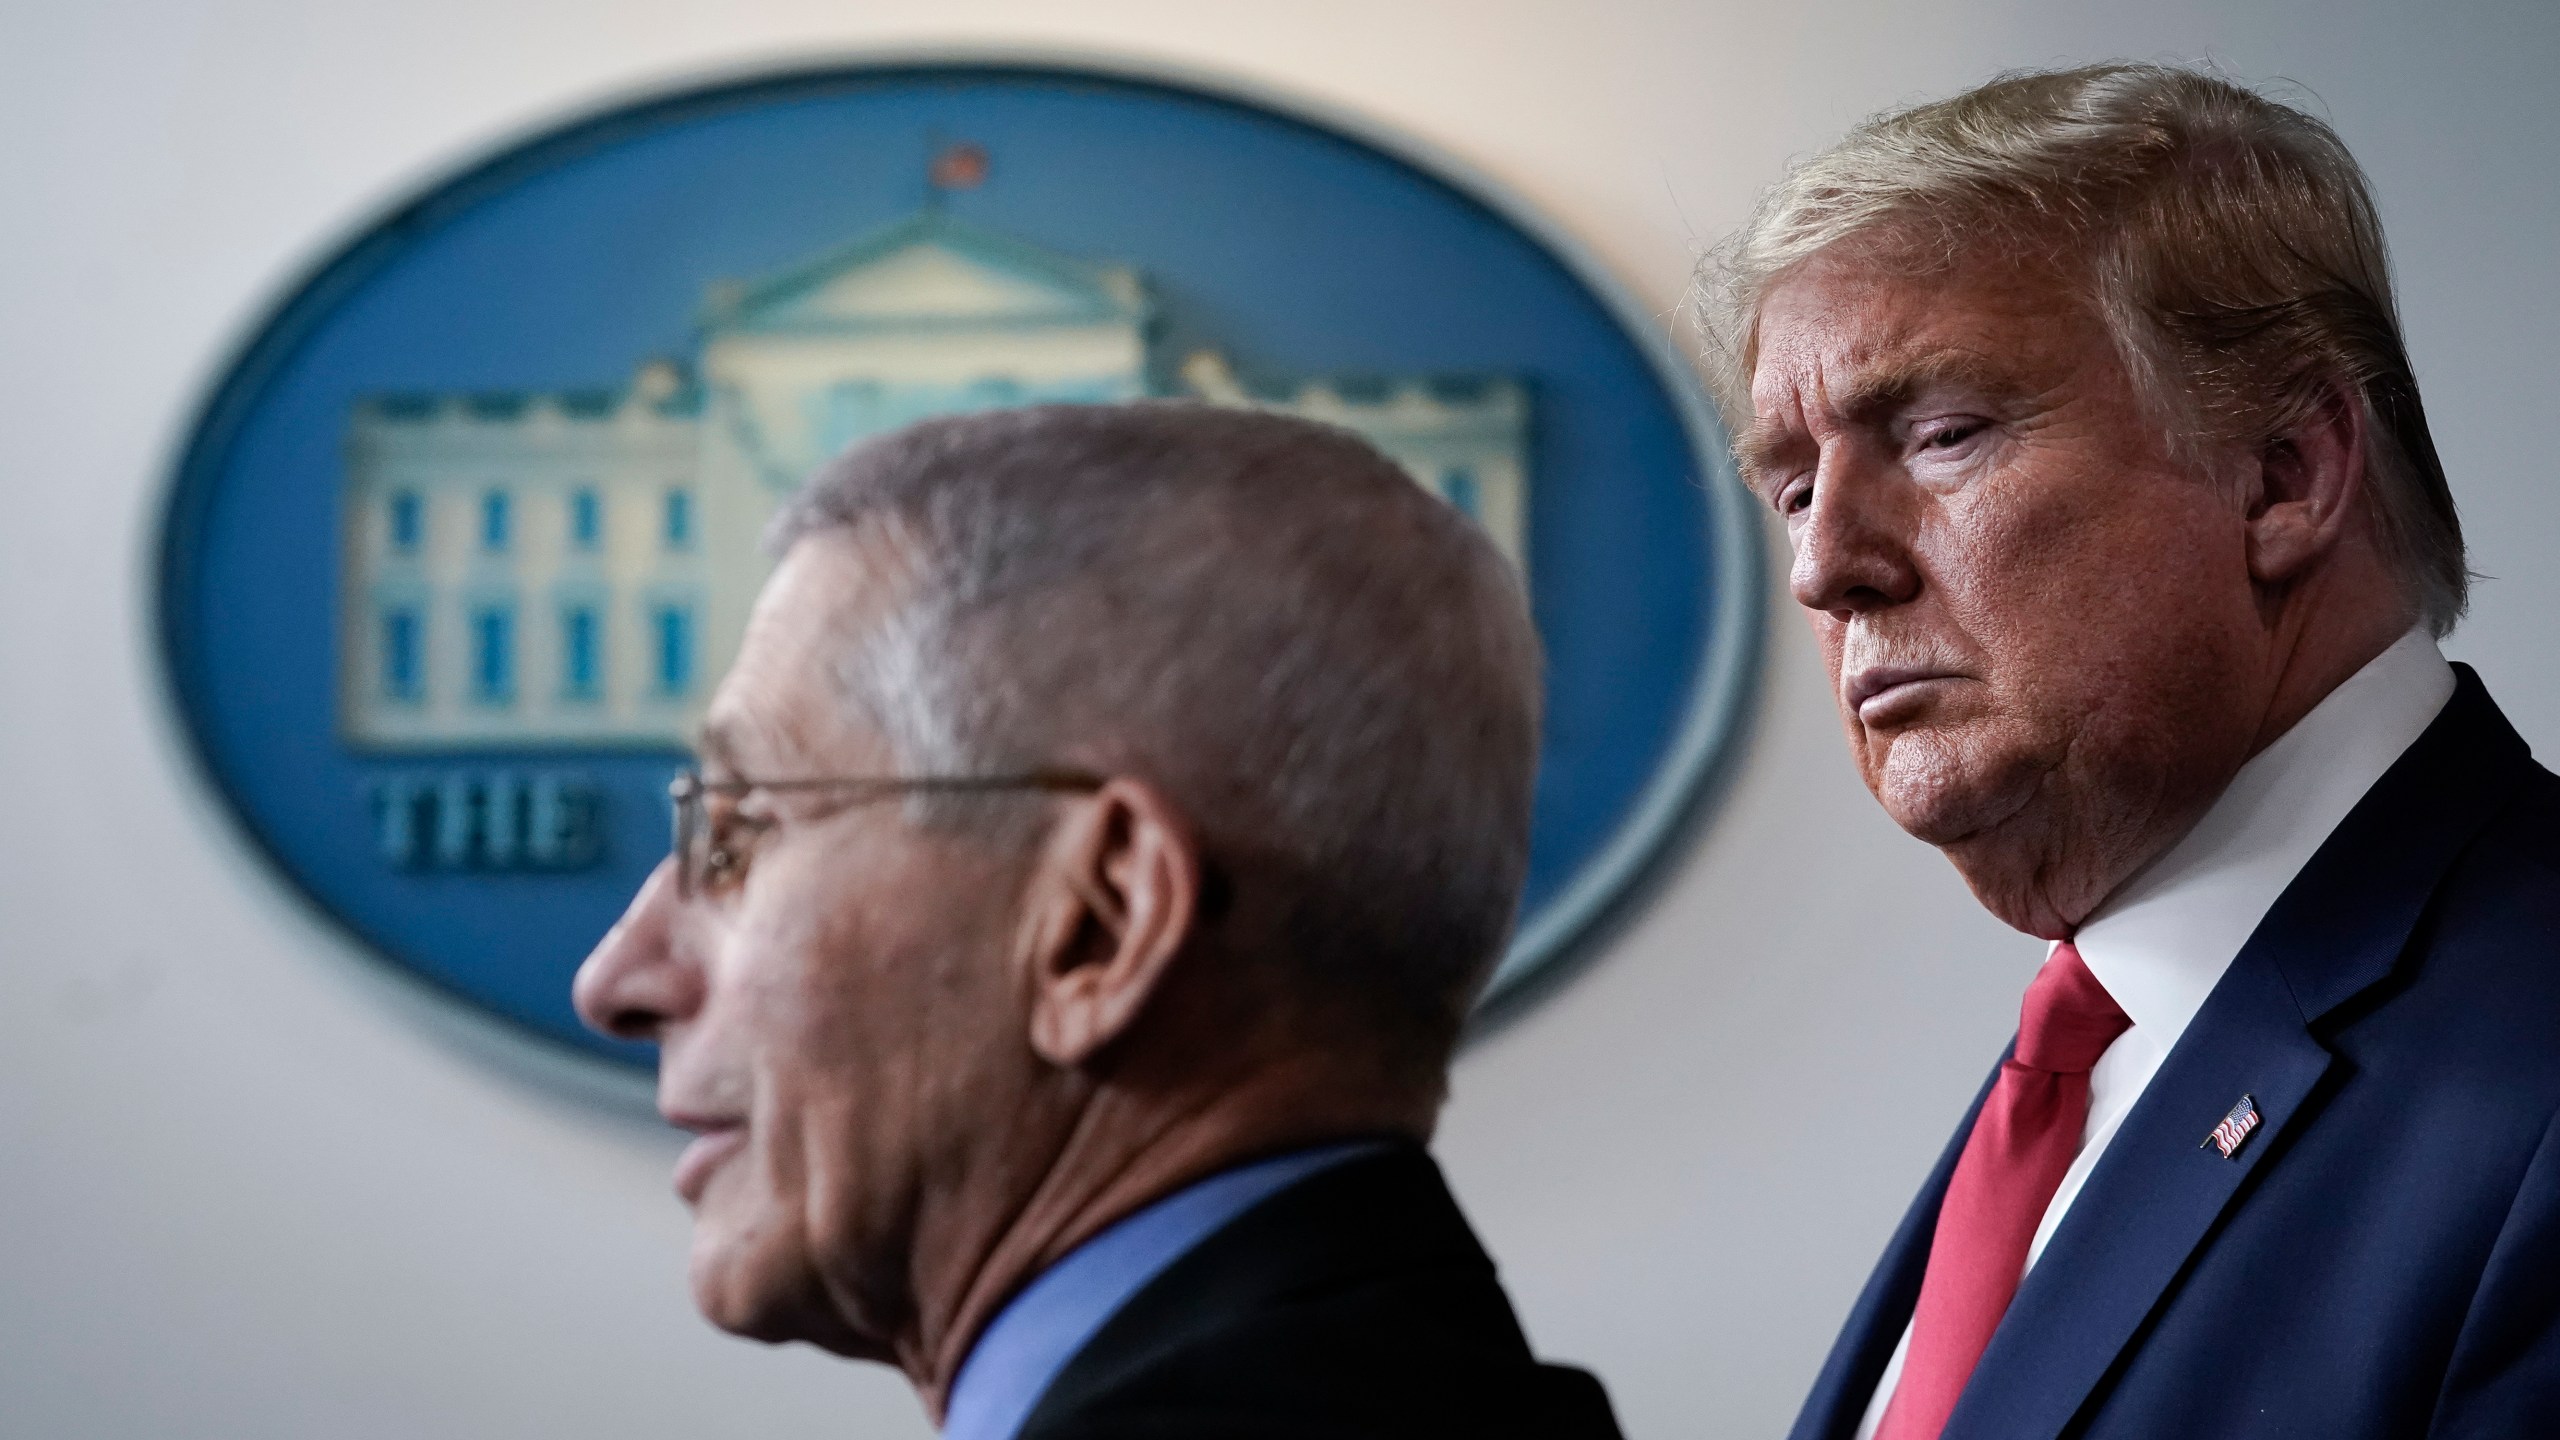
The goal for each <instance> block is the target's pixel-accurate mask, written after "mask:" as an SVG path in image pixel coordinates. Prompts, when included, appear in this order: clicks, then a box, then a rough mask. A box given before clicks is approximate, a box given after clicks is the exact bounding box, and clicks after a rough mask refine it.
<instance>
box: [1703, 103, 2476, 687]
mask: <svg viewBox="0 0 2560 1440" xmlns="http://www.w3.org/2000/svg"><path fill="white" fill-rule="evenodd" d="M1843 244H1850V245H1854V246H1856V247H1859V252H1860V254H1861V258H1863V259H1867V260H1870V261H1871V262H1872V263H1874V264H1876V265H1878V266H1880V267H1886V268H1892V269H1901V270H1907V271H1910V272H1913V273H1925V272H1928V271H1931V270H1942V269H1945V268H1949V267H1953V266H1955V265H1958V264H1960V263H1964V262H1967V261H1969V260H1973V259H1976V258H1997V259H2001V260H2005V261H2008V262H2011V263H2022V264H2026V265H2030V266H2042V267H2045V268H2047V269H2049V270H2050V271H2051V272H2052V273H2055V274H2057V275H2059V276H2061V277H2063V278H2064V279H2066V280H2068V281H2069V282H2071V283H2073V284H2076V285H2079V286H2082V287H2085V293H2086V294H2087V295H2088V297H2089V299H2090V300H2091V302H2092V303H2093V304H2094V306H2095V307H2096V309H2097V311H2098V313H2099V314H2100V315H2101V317H2102V318H2103V319H2104V321H2105V323H2106V325H2107V327H2108V328H2109V330H2110V331H2111V332H2112V333H2113V335H2114V337H2115V340H2116V343H2117V345H2118V347H2119V349H2120V350H2121V351H2122V353H2123V357H2124V362H2125V365H2126V368H2127V370H2128V372H2129V373H2130V374H2131V376H2132V377H2133V380H2134V383H2135V384H2136V386H2137V387H2139V388H2140V390H2141V391H2142V393H2143V396H2144V398H2145V400H2146V401H2147V402H2148V403H2149V405H2150V407H2151V409H2152V410H2153V412H2154V413H2155V414H2156V415H2157V416H2158V417H2159V419H2160V421H2161V423H2162V424H2163V425H2164V427H2165V428H2166V429H2167V430H2168V432H2169V434H2170V436H2171V438H2172V441H2173V443H2175V444H2176V445H2177V446H2178V447H2179V448H2180V449H2181V450H2182V451H2184V452H2186V453H2195V452H2196V451H2197V450H2200V449H2201V448H2202V447H2203V446H2207V445H2216V444H2246V445H2264V444H2268V443H2272V442H2274V441H2275V440H2276V439H2277V438H2278V437H2280V436H2282V435H2284V434H2285V433H2287V432H2288V431H2289V430H2291V429H2292V428H2293V427H2295V426H2297V425H2299V424H2300V423H2301V422H2302V421H2303V420H2304V419H2305V418H2307V417H2308V416H2309V415H2311V414H2313V413H2315V412H2316V411H2317V410H2319V409H2320V408H2321V407H2323V406H2325V405H2328V404H2330V403H2332V400H2333V397H2335V396H2337V395H2338V394H2340V392H2341V391H2344V392H2345V393H2346V394H2347V395H2350V396H2352V397H2353V399H2354V401H2355V403H2357V404H2359V405H2361V407H2362V408H2363V411H2364V418H2365V429H2366V432H2367V447H2366V448H2367V464H2366V472H2365V479H2366V491H2367V494H2368V495H2369V496H2370V497H2371V502H2372V515H2373V518H2374V522H2375V527H2376V531H2377V534H2378V538H2379V540H2380V542H2381V544H2382V546H2383V548H2384V550H2385V553H2386V555H2387V556H2388V558H2389V559H2390V560H2391V561H2392V562H2393V564H2394V566H2395V568H2396V569H2397V570H2398V572H2399V574H2400V575H2401V576H2402V577H2403V580H2404V583H2405V584H2406V586H2407V588H2408V591H2409V597H2410V599H2411V601H2412V603H2413V604H2414V605H2415V607H2416V609H2417V611H2418V614H2419V616H2420V618H2421V619H2423V620H2424V621H2425V623H2426V624H2427V625H2428V627H2429V628H2430V629H2432V630H2433V631H2434V632H2435V633H2436V634H2437V635H2439V636H2441V635H2443V634H2445V633H2447V632H2449V631H2450V630H2451V629H2452V628H2453V625H2454V622H2455V621H2456V620H2458V619H2459V618H2460V617H2461V615H2462V612H2463V609H2464V606H2465V605H2466V603H2467V601H2468V591H2469V582H2470V578H2471V577H2470V572H2469V570H2468V569H2467V567H2466V565H2465V563H2464V552H2463V543H2462V527H2461V522H2460V521H2459V519H2458V518H2457V517H2456V515H2455V512H2454V504H2453V495H2452V491H2451V490H2450V489H2449V488H2448V487H2447V485H2446V483H2445V476H2444V466H2443V463H2442V461H2440V460H2439V459H2438V458H2437V455H2436V447H2435V441H2434V439H2433V438H2432V437H2431V436H2430V435H2429V433H2428V430H2427V418H2426V412H2425V410H2424V408H2423V407H2422V406H2421V405H2420V403H2419V398H2418V382H2417V377H2416V375H2415V374H2414V372H2413V371H2412V370H2411V367H2410V364H2409V356H2408V350H2407V348H2406V346H2405V345H2404V344H2403V342H2402V339H2401V333H2400V319H2399V313H2398V308H2397V305H2396V303H2395V302H2394V300H2393V298H2392V289H2391V273H2390V261H2389V257H2388V254H2387V252H2386V250H2385V248H2384V245H2383V237H2382V224H2381V221H2380V219H2379V218H2378V217H2377V215H2376V214H2375V211H2374V204H2373V197H2372V194H2371V191H2370V190H2369V188H2368V186H2367V184H2366V182H2365V177H2364V172H2363V170H2362V169H2361V168H2360V167H2359V166H2358V165H2357V164H2356V161H2355V158H2354V157H2353V156H2352V155H2350V154H2349V153H2348V152H2347V148H2346V145H2345V144H2344V142H2342V141H2341V140H2340V139H2339V138H2338V135H2337V132H2336V131H2335V130H2333V129H2331V128H2330V127H2329V126H2328V125H2327V124H2326V123H2325V122H2323V121H2321V120H2319V119H2318V118H2316V117H2314V116H2312V115H2309V114H2306V113H2304V112H2303V111H2301V110H2299V109H2296V108H2294V107H2292V106H2289V105H2285V104H2281V103H2279V102H2277V101H2274V100H2271V99H2269V98H2267V97H2266V96H2264V95H2261V94H2259V93H2257V92H2255V91H2253V90H2250V89H2248V88H2246V87H2244V86H2241V85H2238V84H2235V83H2233V82H2231V81H2229V80H2226V79H2223V78H2221V77H2219V76H2216V75H2212V74H2209V73H2206V72H2203V71H2200V70H2194V69H2188V68H2184V67H2179V66H2170V65H2145V64H2107V65H2091V66H2085V67H2082V68H2078V69H2070V70H2052V71H2030V72H2016V73H2011V74H2006V75H2002V76H1999V77H1997V78H1995V79H1993V80H1992V81H1990V82H1989V83H1987V84H1984V85H1981V86H1979V87H1977V88H1975V89H1972V90H1968V91H1966V92H1965V93H1963V94H1961V95H1957V96H1954V97H1953V98H1950V99H1945V100H1937V101H1931V102H1929V103H1926V104H1921V105H1914V106H1911V107H1908V108H1905V109H1900V110H1894V111H1889V112H1887V113H1884V114H1881V115H1878V116H1876V117H1874V118H1873V119H1870V120H1868V121H1867V122H1865V123H1864V124H1862V125H1860V126H1858V127H1857V128H1856V129H1855V130H1852V131H1851V132H1850V133H1849V134H1848V136H1847V137H1845V138H1844V139H1842V140H1841V141H1840V142H1839V143H1838V144H1836V145H1834V146H1832V147H1831V148H1830V149H1828V150H1825V151H1823V152H1821V153H1820V154H1817V155H1814V156H1813V157H1811V158H1810V159H1807V160H1804V161H1802V162H1801V163H1799V164H1797V165H1796V166H1795V167H1794V168H1793V169H1792V170H1790V171H1789V172H1788V174H1787V176H1786V178H1785V179H1783V180H1781V181H1780V182H1779V183H1778V184H1777V185H1775V186H1773V187H1772V188H1771V189H1770V190H1769V191H1768V192H1767V193H1766V194H1765V195H1763V196H1762V197H1761V200H1760V204H1759V206H1758V208H1757V210H1756V211H1755V212H1754V214H1753V215H1752V217H1751V219H1750V221H1749V222H1748V223H1747V224H1746V225H1745V226H1744V227H1743V228H1742V230H1741V231H1739V232H1738V233H1737V234H1735V235H1734V236H1733V237H1731V238H1730V239H1728V240H1727V241H1726V242H1725V243H1724V244H1722V245H1720V246H1718V247H1717V248H1716V249H1715V250H1713V251H1712V252H1710V253H1709V255H1708V256H1707V258H1706V260H1705V262H1704V263H1702V264H1701V266H1700V267H1699V274H1698V285H1697V289H1696V292H1695V295H1694V297H1693V313H1694V315H1695V317H1696V319H1697V321H1698V323H1699V327H1700V330H1701V332H1702V335H1703V337H1704V341H1705V345H1704V354H1703V356H1702V359H1703V360H1704V362H1705V364H1706V367H1707V370H1708V379H1709V383H1710V385H1711V386H1712V388H1713V389H1714V390H1715V392H1716V398H1717V400H1718V402H1719V403H1720V404H1721V405H1722V406H1723V407H1724V409H1725V412H1726V414H1727V416H1728V417H1729V418H1730V419H1732V420H1733V421H1734V422H1735V425H1736V428H1737V430H1738V429H1739V428H1740V426H1741V425H1742V424H1743V423H1745V422H1747V420H1748V419H1749V416H1750V387H1751V373H1752V369H1753V366H1754V365H1755V363H1756V361H1757V345H1758V334H1757V331H1758V315H1759V310H1760V306H1761V303H1762V301H1763V300H1764V299H1765V298H1766V297H1767V296H1768V294H1769V292H1770V290H1771V289H1772V288H1773V287H1774V286H1775V285H1776V284H1777V283H1778V282H1779V281H1780V280H1782V279H1783V278H1784V277H1785V276H1786V275H1788V274H1789V273H1790V272H1791V271H1793V270H1795V269H1796V268H1797V267H1798V266H1800V265H1802V264H1804V263H1805V262H1806V261H1808V260H1810V259H1812V258H1813V257H1814V256H1816V255H1818V254H1821V253H1823V252H1825V251H1828V250H1831V249H1833V248H1834V247H1836V246H1841V245H1843Z"/></svg>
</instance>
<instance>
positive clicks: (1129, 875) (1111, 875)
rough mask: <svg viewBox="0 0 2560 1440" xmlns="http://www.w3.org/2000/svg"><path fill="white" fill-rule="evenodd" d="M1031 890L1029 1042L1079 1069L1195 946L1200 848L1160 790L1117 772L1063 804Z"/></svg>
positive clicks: (1026, 944)
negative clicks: (1089, 793)
mask: <svg viewBox="0 0 2560 1440" xmlns="http://www.w3.org/2000/svg"><path fill="white" fill-rule="evenodd" d="M1032 887H1033V888H1032V897H1033V898H1032V904H1031V906H1030V907H1029V910H1028V912H1027V913H1026V915H1025V920H1026V922H1027V923H1026V924H1025V926H1024V930H1023V935H1022V949H1023V954H1022V957H1021V958H1022V960H1023V963H1024V967H1025V969H1026V971H1027V978H1028V980H1029V983H1030V989H1031V996H1030V998H1031V1005H1030V1011H1031V1037H1030V1038H1031V1048H1032V1049H1033V1050H1034V1051H1036V1052H1038V1054H1039V1055H1040V1056H1041V1058H1043V1059H1045V1060H1047V1061H1048V1062H1049V1063H1051V1064H1053V1065H1063V1066H1073V1065H1081V1064H1083V1063H1085V1062H1086V1061H1087V1060H1089V1059H1091V1058H1092V1057H1093V1056H1094V1055H1095V1054H1097V1053H1098V1052H1100V1051H1101V1050H1102V1049H1103V1048H1104V1047H1105V1046H1108V1045H1109V1044H1110V1043H1111V1042H1112V1041H1114V1040H1116V1039H1118V1038H1119V1037H1120V1036H1121V1035H1122V1034H1124V1033H1126V1032H1127V1031H1128V1029H1129V1026H1130V1024H1131V1023H1132V1022H1133V1021H1135V1020H1136V1019H1137V1017H1138V1013H1139V1012H1140V1011H1141V1010H1143V1009H1145V1008H1146V1004H1147V1001H1148V1000H1149V999H1150V998H1151V997H1152V996H1153V995H1154V994H1155V992H1156V990H1157V988H1158V987H1159V986H1160V985H1161V984H1162V983H1163V981H1164V977H1165V976H1166V975H1167V974H1168V973H1169V972H1170V971H1171V969H1172V967H1173V963H1174V960H1175V958H1176V957H1177V956H1178V955H1180V954H1181V953H1182V951H1183V949H1184V947H1185V946H1186V945H1188V944H1189V943H1190V941H1191V938H1192V935H1193V930H1194V926H1195V925H1196V924H1197V922H1198V917H1199V913H1200V887H1201V859H1200V843H1199V840H1198V837H1197V836H1195V835H1194V834H1193V833H1192V830H1191V827H1190V825H1189V824H1188V823H1187V822H1186V821H1185V820H1184V819H1183V818H1182V814H1181V812H1180V811H1178V810H1176V809H1174V807H1173V806H1172V804H1171V803H1170V802H1168V801H1167V800H1166V799H1165V797H1164V795H1163V793H1162V792H1161V791H1158V790H1157V789H1156V788H1155V787H1154V786H1151V785H1148V784H1146V783H1145V782H1143V781H1139V780H1131V779H1125V778H1123V779H1115V780H1113V781H1111V782H1110V783H1108V784H1106V785H1104V786H1103V787H1102V788H1101V789H1099V790H1097V791H1095V792H1094V793H1093V794H1092V796H1090V797H1089V798H1086V799H1084V800H1082V801H1080V802H1078V803H1075V804H1073V805H1071V806H1069V807H1068V814H1067V817H1066V819H1065V820H1064V821H1063V822H1062V823H1061V824H1060V825H1059V826H1058V827H1057V828H1056V829H1055V830H1054V831H1053V832H1052V833H1051V835H1050V837H1049V843H1048V845H1047V847H1046V848H1045V850H1044V851H1043V853H1042V856H1041V866H1040V873H1039V874H1038V875H1037V876H1036V877H1034V879H1033V881H1032Z"/></svg>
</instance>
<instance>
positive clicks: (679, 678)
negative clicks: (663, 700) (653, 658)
mask: <svg viewBox="0 0 2560 1440" xmlns="http://www.w3.org/2000/svg"><path fill="white" fill-rule="evenodd" d="M657 632H658V634H657V640H658V693H660V694H662V695H682V694H685V693H686V692H688V691H690V690H691V689H692V688H693V611H692V609H691V608H689V607H687V606H683V605H662V606H660V607H658V614H657Z"/></svg>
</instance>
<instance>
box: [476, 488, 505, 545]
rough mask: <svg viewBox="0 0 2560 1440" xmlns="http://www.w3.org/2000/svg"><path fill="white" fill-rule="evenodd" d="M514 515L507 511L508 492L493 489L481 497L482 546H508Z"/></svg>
mask: <svg viewBox="0 0 2560 1440" xmlns="http://www.w3.org/2000/svg"><path fill="white" fill-rule="evenodd" d="M511 518H512V517H511V516H509V515H508V513H507V492H506V491H504V490H492V491H490V492H489V493H488V494H486V495H483V496H481V497H480V548H481V549H483V550H504V549H506V548H507V528H508V522H509V521H510V519H511Z"/></svg>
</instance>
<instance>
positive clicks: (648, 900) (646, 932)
mask: <svg viewBox="0 0 2560 1440" xmlns="http://www.w3.org/2000/svg"><path fill="white" fill-rule="evenodd" d="M678 909H679V907H678V906H677V904H676V896H675V862H674V861H673V860H663V861H660V862H659V864H658V868H657V869H655V870H653V871H651V872H649V878H648V880H646V881H645V882H643V883H642V884H641V886H640V893H639V894H637V895H634V896H632V897H631V907H630V908H629V909H627V910H625V911H623V912H622V918H621V919H619V920H617V921H615V922H614V924H613V928H612V929H611V930H608V931H606V932H605V936H604V939H602V940H600V941H598V942H597V943H596V948H595V951H594V953H592V954H590V955H588V956H587V959H586V963H585V964H583V965H580V966H579V967H578V979H577V983H576V984H574V985H572V986H571V987H570V991H569V996H570V999H571V1000H572V1001H573V1002H575V1003H576V1005H577V1007H578V1018H579V1019H581V1020H584V1021H586V1022H587V1028H589V1029H591V1030H595V1031H599V1032H601V1033H603V1034H606V1035H610V1036H613V1037H614V1038H615V1039H617V1040H657V1039H661V1038H663V1037H664V1035H665V1033H666V1029H667V1027H668V1026H669V1025H671V1024H674V1023H676V1022H678V1021H682V1020H687V1019H690V1018H692V1016H693V1014H694V1013H695V1012H696V1011H697V1010H699V1009H701V1007H702V993H703V978H702V972H701V969H700V967H699V966H697V965H695V964H693V963H691V962H688V961H686V960H684V959H682V958H680V957H679V956H678V955H677V954H676V947H675V945H674V943H673V942H674V939H675V920H676V914H677V911H678Z"/></svg>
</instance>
